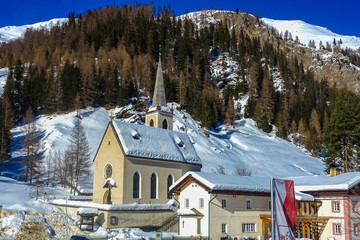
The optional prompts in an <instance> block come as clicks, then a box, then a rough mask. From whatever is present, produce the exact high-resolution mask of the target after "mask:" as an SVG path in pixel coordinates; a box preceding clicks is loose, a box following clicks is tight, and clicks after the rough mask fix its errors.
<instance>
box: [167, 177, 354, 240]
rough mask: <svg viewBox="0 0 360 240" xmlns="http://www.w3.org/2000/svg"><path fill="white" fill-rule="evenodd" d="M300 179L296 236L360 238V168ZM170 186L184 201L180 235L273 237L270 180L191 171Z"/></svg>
mask: <svg viewBox="0 0 360 240" xmlns="http://www.w3.org/2000/svg"><path fill="white" fill-rule="evenodd" d="M289 179H291V180H294V183H295V196H296V200H297V209H298V217H297V219H296V222H295V226H294V234H295V237H298V238H309V239H321V240H328V239H330V238H331V239H336V240H352V239H360V237H359V224H360V214H359V211H360V210H359V201H360V195H359V193H360V186H359V184H360V172H355V173H344V174H341V175H338V176H334V177H330V176H325V175H322V176H304V177H294V178H289ZM170 191H171V192H172V193H173V194H175V195H177V197H178V201H179V205H180V206H179V210H178V215H179V234H180V236H202V237H209V238H212V239H220V238H224V237H227V236H231V237H233V238H234V237H236V238H238V239H239V238H261V239H263V238H264V239H267V238H269V237H271V231H270V215H271V213H270V179H269V178H267V177H252V176H235V175H221V174H214V173H203V172H188V173H186V174H185V175H184V176H182V177H181V178H180V179H179V180H178V181H176V182H175V183H174V184H173V185H172V186H171V187H170Z"/></svg>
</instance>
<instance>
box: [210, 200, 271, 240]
mask: <svg viewBox="0 0 360 240" xmlns="http://www.w3.org/2000/svg"><path fill="white" fill-rule="evenodd" d="M212 197H214V195H213V196H212ZM222 199H226V205H227V206H226V208H222V207H221V200H222ZM247 200H251V207H252V209H246V201H247ZM269 201H270V197H267V196H251V195H249V196H242V195H234V196H233V195H217V196H216V198H215V199H214V200H213V201H212V204H211V209H210V214H211V222H210V229H211V230H210V231H211V233H210V237H211V238H212V239H220V238H221V237H225V236H226V235H229V236H231V237H239V236H242V237H251V238H257V237H258V236H261V235H262V232H261V231H262V221H261V219H260V215H270V209H269ZM243 223H255V225H256V226H255V232H242V224H243ZM222 224H226V225H227V231H226V233H222V232H221V226H222Z"/></svg>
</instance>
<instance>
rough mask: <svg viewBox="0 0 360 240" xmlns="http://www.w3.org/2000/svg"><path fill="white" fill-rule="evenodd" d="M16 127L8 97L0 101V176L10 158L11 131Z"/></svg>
mask: <svg viewBox="0 0 360 240" xmlns="http://www.w3.org/2000/svg"><path fill="white" fill-rule="evenodd" d="M13 125H14V114H13V112H12V110H11V105H10V102H9V100H8V99H7V97H6V96H4V97H2V98H1V99H0V134H1V136H0V176H1V174H2V171H3V169H4V167H5V165H6V164H7V163H8V160H9V158H10V155H9V151H10V136H11V133H10V130H11V128H12V127H13Z"/></svg>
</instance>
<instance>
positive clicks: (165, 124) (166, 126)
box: [162, 119, 168, 129]
mask: <svg viewBox="0 0 360 240" xmlns="http://www.w3.org/2000/svg"><path fill="white" fill-rule="evenodd" d="M162 128H163V129H168V123H167V121H166V119H164V121H163V122H162Z"/></svg>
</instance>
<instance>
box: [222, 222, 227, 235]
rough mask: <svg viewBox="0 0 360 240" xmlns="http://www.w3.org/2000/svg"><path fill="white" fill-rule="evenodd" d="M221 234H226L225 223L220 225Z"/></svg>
mask: <svg viewBox="0 0 360 240" xmlns="http://www.w3.org/2000/svg"><path fill="white" fill-rule="evenodd" d="M221 232H222V233H227V224H226V223H223V224H221Z"/></svg>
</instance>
